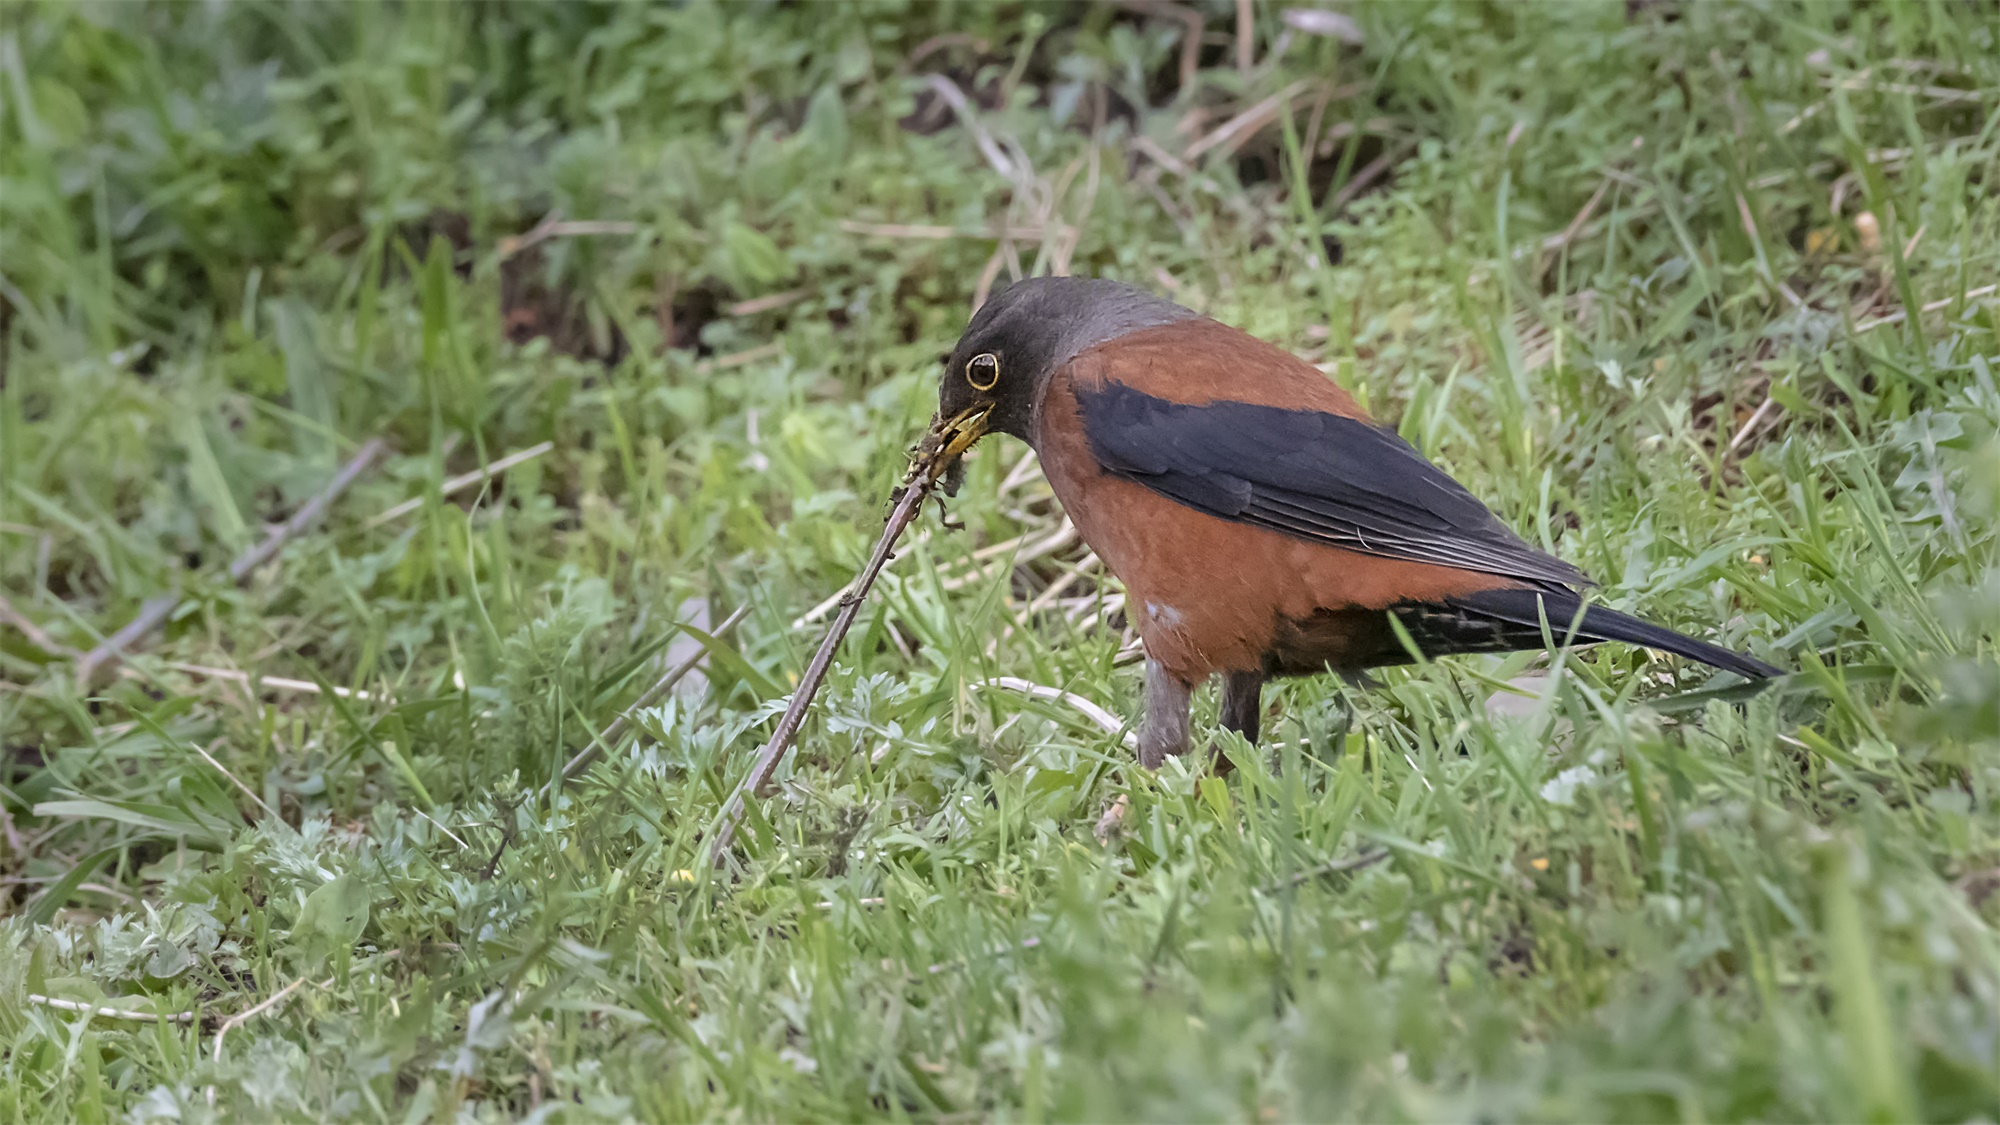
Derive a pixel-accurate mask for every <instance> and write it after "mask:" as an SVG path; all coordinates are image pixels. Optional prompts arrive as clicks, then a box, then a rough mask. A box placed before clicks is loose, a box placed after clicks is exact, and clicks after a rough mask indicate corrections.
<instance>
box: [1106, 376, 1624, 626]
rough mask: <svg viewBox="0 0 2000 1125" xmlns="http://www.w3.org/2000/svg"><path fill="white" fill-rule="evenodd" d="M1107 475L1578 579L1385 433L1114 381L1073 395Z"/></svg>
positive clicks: (1190, 499)
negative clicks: (1171, 396) (1159, 393)
mask: <svg viewBox="0 0 2000 1125" xmlns="http://www.w3.org/2000/svg"><path fill="white" fill-rule="evenodd" d="M1077 402H1078V405H1079V406H1080V408H1081V412H1082V420H1083V427H1084V433H1085V436H1086V437H1087V439H1088V440H1089V442H1090V448H1091V452H1092V453H1093V454H1094V455H1095V457H1096V458H1097V461H1098V463H1099V464H1100V465H1102V466H1103V467H1104V469H1105V471H1107V472H1110V473H1113V474H1115V475H1117V476H1121V477H1124V478H1126V479H1128V480H1132V481H1135V482H1137V483H1139V484H1142V485H1144V486H1146V487H1147V488H1150V489H1152V490H1153V491H1155V492H1158V493H1160V494H1161V495H1163V496H1166V497H1168V498H1169V499H1172V500H1174V501H1177V502H1179V503H1181V504H1185V505H1187V506H1188V507H1190V508H1194V509H1195V510H1197V511H1201V512H1206V513H1208V514H1209V515H1212V516H1217V517H1220V518H1222V519H1227V520H1235V521H1238V522H1240V523H1246V524H1253V525H1256V526H1259V527H1267V528H1271V529H1273V530H1276V531H1282V532H1285V533H1287V534H1290V535H1296V536H1299V537H1300V538H1303V539H1309V540H1313V541H1315V542H1321V543H1326V544H1328V545H1329V546H1334V547H1340V548H1342V549H1345V550H1349V551H1357V552H1360V553H1362V554H1367V555H1376V556H1380V557H1383V558H1393V559H1408V560H1410V561H1412V562H1423V563H1434V564H1437V565H1439V566H1450V567H1457V568H1459V569H1462V570H1474V571H1479V572H1482V573H1486V574H1492V575H1496V576H1499V577H1504V578H1513V579H1518V580H1520V581H1523V582H1529V583H1534V584H1537V585H1562V586H1573V585H1583V584H1587V583H1588V582H1589V579H1588V578H1586V577H1585V576H1584V574H1583V572H1582V571H1579V570H1578V569H1576V568H1575V567H1573V566H1571V565H1569V564H1568V563H1566V562H1564V561H1562V560H1561V559H1558V558H1556V557H1554V556H1552V555H1550V554H1547V553H1546V552H1543V551H1539V550H1536V549H1535V548H1533V547H1530V546H1529V545H1528V544H1526V543H1524V542H1522V541H1521V538H1520V537H1519V536H1517V535H1515V534H1514V533H1513V532H1512V531H1510V530H1508V528H1507V526H1506V525H1505V524H1502V523H1501V522H1500V520H1499V519H1498V518H1497V517H1495V516H1494V515H1493V513H1492V512H1490V511H1488V510H1487V509H1486V506H1485V505H1484V504H1481V503H1480V502H1479V501H1478V499H1476V498H1475V497H1474V496H1473V495H1472V494H1471V493H1470V492H1467V491H1466V490H1465V488H1464V486H1463V485H1460V484H1459V483H1458V482H1457V481H1455V480H1453V479H1451V478H1450V477H1449V476H1446V475H1445V474H1444V472H1443V471H1442V470H1440V469H1439V468H1438V467H1437V466H1435V465H1433V464H1431V463H1430V462H1429V461H1426V460H1424V457H1423V455H1422V454H1420V453H1418V452H1417V451H1416V450H1415V449H1414V448H1412V447H1411V446H1410V444H1409V443H1408V442H1405V441H1404V440H1403V439H1402V438H1400V437H1398V436H1396V434H1395V433H1393V432H1392V431H1389V430H1385V429H1382V428H1380V427H1377V426H1373V425H1370V424H1369V423H1367V422H1364V421H1361V420H1359V419H1355V418H1345V417H1342V416H1340V415H1338V414H1329V413H1324V412H1320V411H1312V410H1287V409H1284V408H1282V407H1276V406H1260V405H1254V404H1251V403H1243V402H1210V403H1204V404H1200V405H1190V404H1187V403H1179V402H1172V401H1169V400H1167V399H1162V398H1157V397H1154V396H1152V395H1149V394H1146V393H1145V392H1143V391H1139V390H1136V389H1134V388H1132V387H1129V386H1125V385H1123V384H1120V383H1117V382H1105V383H1103V384H1100V385H1099V386H1096V387H1089V388H1085V387H1079V388H1078V389H1077Z"/></svg>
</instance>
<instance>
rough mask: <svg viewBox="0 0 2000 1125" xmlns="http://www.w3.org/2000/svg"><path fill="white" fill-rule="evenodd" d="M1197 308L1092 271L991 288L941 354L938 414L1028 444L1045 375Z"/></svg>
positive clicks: (1184, 316) (1190, 314) (975, 429)
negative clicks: (962, 331)
mask: <svg viewBox="0 0 2000 1125" xmlns="http://www.w3.org/2000/svg"><path fill="white" fill-rule="evenodd" d="M1195 315H1196V314H1195V313H1193V312H1190V311H1189V310H1187V309H1184V308H1182V307H1180V306H1179V305H1176V304H1174V303H1173V302H1172V301H1168V300H1166V299H1164V298H1161V297H1155V296H1154V295H1152V294H1151V293H1148V292H1146V291H1145V290H1142V289H1134V288H1133V287H1132V286H1130V285H1126V284H1124V283H1123V282H1117V281H1105V280H1101V279H1098V278H1090V277H1034V278H1029V279H1027V280H1025V281H1017V282H1015V283H1014V284H1013V285H1010V286H1008V287H1007V288H1005V289H1003V290H1001V291H1000V292H998V293H995V294H993V296H992V297H991V298H989V299H988V300H987V302H986V303H985V304H983V305H981V306H979V311H977V312H975V313H973V314H972V323H971V324H968V325H966V327H965V334H964V335H962V336H960V337H959V338H958V346H957V347H955V348H953V349H952V351H951V358H950V359H948V360H946V361H945V365H944V378H943V380H942V381H941V382H940V383H939V384H938V417H939V418H940V419H943V420H946V421H947V422H955V423H956V424H957V425H958V426H959V427H960V428H961V430H966V429H969V430H971V431H972V432H974V433H976V434H984V433H987V432H993V433H1002V434H1012V435H1014V436H1015V437H1017V438H1020V439H1021V440H1023V441H1026V442H1029V443H1030V444H1033V442H1034V421H1035V406H1036V404H1037V403H1039V402H1040V401H1041V397H1042V388H1043V387H1044V386H1046V385H1047V383H1048V380H1049V376H1051V375H1053V374H1055V373H1056V372H1057V371H1058V370H1060V369H1061V368H1062V367H1063V365H1064V364H1066V363H1068V362H1069V361H1070V360H1072V359H1075V358H1076V357H1077V355H1078V354H1080V353H1082V352H1083V351H1085V350H1087V349H1089V348H1093V347H1096V346H1097V345H1099V344H1102V343H1105V342H1106V341H1109V340H1115V339H1117V338H1118V337H1120V336H1123V335H1125V334H1126V333H1127V332H1132V331H1135V330H1137V329H1140V328H1151V327H1154V326H1156V325H1161V324H1171V323H1173V322H1174V321H1177V320H1187V319H1190V318H1192V317H1194V316H1195Z"/></svg>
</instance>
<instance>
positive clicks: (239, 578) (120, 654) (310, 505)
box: [76, 438, 389, 688]
mask: <svg viewBox="0 0 2000 1125" xmlns="http://www.w3.org/2000/svg"><path fill="white" fill-rule="evenodd" d="M388 451H389V443H387V442H385V441H383V440H382V439H381V438H370V439H369V440H368V442H367V443H366V444H364V445H363V446H362V447H361V449H360V451H359V452H357V453H356V454H355V455H354V456H353V458H352V459H350V460H349V461H348V462H347V464H345V465H342V466H341V467H340V471H339V472H337V473H335V474H334V475H333V479H332V480H330V481H328V482H327V484H326V487H325V488H323V489H321V490H320V492H319V495H317V496H314V497H313V498H312V499H310V500H308V501H306V502H305V503H304V504H303V505H301V506H300V508H299V510H298V511H296V512H293V513H292V518H291V519H288V520H286V521H285V522H284V523H281V524H279V525H278V526H276V527H274V528H272V529H271V530H270V531H269V532H267V533H266V534H265V536H264V538H263V540H262V541H261V542H259V543H258V544H257V545H256V546H254V547H251V548H249V549H248V550H246V551H244V552H243V553H242V554H240V555H238V556H236V560H235V561H234V562H232V563H230V564H229V579H230V581H232V582H235V583H237V584H239V585H240V584H242V582H243V580H244V579H246V578H248V577H250V575H251V574H252V573H253V572H255V571H256V569H257V568H258V567H260V566H263V565H264V564H265V563H267V562H270V561H271V560H272V559H273V558H276V557H277V554H278V551H279V549H280V548H282V547H283V546H284V545H285V544H286V543H287V542H289V541H290V540H291V539H292V537H293V536H296V535H298V534H299V533H300V532H302V531H304V530H306V529H307V528H309V527H311V526H312V525H313V524H315V523H318V522H319V519H320V517H321V516H323V515H325V514H326V510H327V508H329V507H331V506H332V505H333V502H334V501H335V500H338V499H339V498H340V495H341V493H343V492H346V491H347V489H348V487H349V486H350V485H352V484H353V483H354V482H355V481H357V480H359V479H361V477H362V475H363V474H365V473H367V472H368V471H369V470H370V469H372V468H374V467H375V463H376V462H377V461H379V460H381V458H382V455H383V454H384V453H387V452H388ZM180 604H181V596H180V594H179V592H178V591H176V592H173V593H167V594H161V595H158V596H156V597H153V598H149V599H147V601H146V603H145V604H144V605H142V606H140V607H139V613H138V615H137V616H135V617H134V618H132V620H131V621H130V622H128V623H126V625H125V627H124V628H122V629H120V630H118V631H117V632H116V633H113V634H112V635H111V636H110V637H108V638H106V639H105V641H104V643H103V644H100V645H98V646H97V647H96V648H94V649H91V650H90V651H89V652H87V653H85V654H84V655H83V657H82V658H81V659H79V660H78V661H77V662H76V680H77V683H79V684H81V685H83V686H85V687H86V688H90V687H95V686H97V685H98V684H100V683H101V682H102V680H103V678H104V677H105V676H106V675H107V674H108V673H109V672H110V671H111V670H112V669H113V668H115V667H117V666H118V665H119V664H121V663H123V662H124V660H125V653H126V651H127V650H128V649H130V648H131V647H132V646H133V645H135V644H137V643H139V642H140V641H141V640H144V639H145V638H146V636H147V635H148V634H150V633H152V632H153V630H155V629H158V628H159V627H160V626H161V625H162V624H164V623H165V622H166V620H167V618H168V617H170V616H172V614H173V612H174V610H175V609H176V608H178V607H179V606H180Z"/></svg>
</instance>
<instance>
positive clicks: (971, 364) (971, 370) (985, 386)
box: [965, 352, 1000, 391]
mask: <svg viewBox="0 0 2000 1125" xmlns="http://www.w3.org/2000/svg"><path fill="white" fill-rule="evenodd" d="M965 381H966V382H968V383H971V384H972V389H973V390H975V391H990V390H992V389H993V388H994V387H996V386H998V385H999V384H1000V357H999V356H997V355H994V354H993V353H992V352H980V353H979V354H978V355H976V356H973V357H972V358H971V359H968V360H966V361H965Z"/></svg>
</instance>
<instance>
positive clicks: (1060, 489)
mask: <svg viewBox="0 0 2000 1125" xmlns="http://www.w3.org/2000/svg"><path fill="white" fill-rule="evenodd" d="M938 407H939V412H938V417H939V419H940V421H941V422H943V421H944V420H950V421H951V422H952V423H954V424H956V426H957V427H958V432H959V433H961V434H964V435H968V436H969V437H970V438H971V440H974V441H976V440H978V439H980V438H982V437H984V436H986V435H988V434H993V433H998V434H1006V435H1009V436H1012V437H1015V438H1018V439H1020V440H1021V441H1023V442H1026V443H1027V444H1028V446H1029V447H1030V448H1031V449H1033V451H1034V453H1035V455H1036V457H1037V458H1038V459H1039V461H1040V462H1041V467H1042V473H1043V475H1044V476H1045V477H1046V478H1047V480H1048V482H1049V486H1050V488H1051V489H1052V490H1053V491H1054V493H1055V496H1056V499H1057V500H1058V501H1059V502H1060V503H1061V505H1062V507H1063V510H1064V512H1065V513H1066V514H1067V515H1068V517H1069V519H1070V522H1071V523H1072V524H1073V525H1074V526H1075V528H1076V531H1077V534H1078V536H1079V537H1081V538H1082V540H1083V541H1084V543H1085V544H1087V545H1088V546H1089V547H1090V549H1091V550H1092V551H1093V552H1095V553H1096V555H1097V557H1098V558H1099V559H1101V560H1102V561H1103V563H1104V565H1105V566H1106V567H1107V568H1108V569H1109V570H1110V571H1111V572H1112V573H1113V574H1114V575H1116V576H1117V577H1118V579H1119V580H1120V581H1121V582H1122V583H1123V584H1124V586H1125V594H1126V601H1125V605H1126V611H1125V612H1126V617H1127V620H1128V621H1129V622H1130V623H1131V624H1132V625H1134V626H1135V627H1136V629H1137V631H1138V634H1139V638H1140V641H1141V643H1142V645H1143V647H1144V650H1145V676H1144V688H1143V695H1144V701H1143V706H1144V710H1143V716H1142V718H1141V721H1140V722H1139V724H1138V738H1137V742H1138V758H1139V761H1140V763H1141V764H1142V765H1143V766H1145V767H1147V768H1151V769H1157V768H1159V767H1160V766H1161V765H1162V764H1163V763H1164V762H1165V761H1166V759H1167V758H1169V757H1173V756H1177V755H1182V754H1185V753H1187V752H1188V750H1189V748H1190V746H1191V740H1192V734H1191V730H1190V718H1189V711H1190V705H1191V700H1192V697H1193V693H1194V691H1195V690H1196V689H1197V688H1198V687H1200V686H1202V685H1203V684H1205V683H1207V682H1208V681H1209V680H1210V679H1211V678H1213V677H1215V676H1218V675H1219V676H1220V677H1221V678H1222V695H1221V708H1220V710H1221V715H1220V719H1221V725H1222V727H1223V728H1224V729H1226V730H1232V731H1235V732H1237V733H1238V734H1241V735H1242V736H1243V737H1244V739H1245V740H1247V741H1248V742H1249V743H1251V744H1253V745H1254V744H1255V743H1256V742H1257V738H1258V733H1259V726H1260V724H1261V721H1262V718H1263V705H1262V693H1263V689H1264V686H1265V685H1266V683H1268V682H1269V681H1270V680H1271V679H1273V678H1275V677H1289V676H1306V675H1314V674H1320V673H1329V672H1330V673H1336V674H1342V675H1347V676H1355V675H1359V674H1360V673H1362V672H1363V671H1364V670H1366V669H1371V668H1376V667H1383V666H1389V665H1396V664H1404V663H1410V662H1412V661H1413V660H1414V659H1415V658H1416V657H1415V654H1413V653H1412V652H1411V646H1412V645H1414V647H1415V648H1416V650H1417V652H1419V653H1421V654H1422V655H1423V657H1424V658H1425V659H1430V658H1432V657H1437V656H1445V655H1450V654H1456V653H1489V652H1509V651H1516V650H1521V649H1535V648H1542V647H1544V646H1545V644H1546V643H1547V639H1549V638H1554V639H1557V640H1559V641H1561V640H1567V641H1568V642H1569V643H1575V644H1591V643H1597V642H1602V641H1622V642H1628V643H1632V644H1638V645H1643V646H1646V647H1649V648H1654V649H1659V650H1661V651H1664V652H1669V653H1673V654H1675V655H1678V656H1682V657H1686V658H1689V659H1692V660H1696V661H1700V662H1702V663H1704V664H1709V665H1712V666H1714V667H1716V668H1720V669H1723V670H1726V671H1729V672H1733V673H1735V674H1736V675H1738V676H1741V677H1743V678H1744V679H1746V680H1764V679H1769V678H1772V677H1776V676H1779V675H1782V674H1783V672H1782V670H1781V669H1779V668H1777V667H1775V666H1773V665H1771V664H1767V663H1765V662H1763V661H1761V660H1757V659H1755V658H1753V657H1750V656H1746V655H1742V654H1739V653H1736V652H1732V651H1730V650H1729V649H1726V648H1722V647H1719V646H1717V645H1714V644H1710V643H1709V642H1707V641H1702V640H1698V639H1696V638H1694V637H1689V636H1685V635H1683V634H1681V633H1677V632H1675V631H1673V630H1671V629H1668V628H1665V627H1663V626H1660V625H1656V624H1653V623H1651V622H1647V621H1643V620H1640V619H1639V618H1636V617H1632V616H1629V615H1627V614H1624V613H1619V612H1617V611H1615V610H1611V609H1607V608H1605V607H1603V606H1601V605H1593V604H1590V603H1588V602H1586V601H1585V600H1584V599H1583V596H1582V594H1581V592H1580V591H1581V590H1582V589H1584V588H1585V587H1588V586H1589V585H1591V581H1590V579H1589V578H1588V577H1587V576H1585V574H1584V573H1583V572H1582V571H1581V570H1579V569H1577V568H1576V567H1574V566H1572V565H1570V564H1569V563H1567V562H1564V561H1563V560H1561V559H1559V558H1556V557H1555V556H1553V555H1551V554H1548V553H1546V552H1544V551H1541V550H1539V549H1537V548H1535V547H1532V546H1529V545H1528V544H1527V543H1526V542H1525V541H1524V540H1522V539H1521V537H1520V536H1518V535H1516V534H1515V533H1514V532H1513V531H1512V530H1510V529H1509V528H1508V527H1507V526H1506V525H1505V524H1503V523H1502V522H1501V521H1500V519H1499V518H1498V517H1496V516H1495V515H1494V514H1493V513H1492V512H1491V511H1490V510H1488V509H1487V507H1486V506H1485V505H1484V504H1482V503H1480V501H1479V500H1478V499H1477V498H1475V497H1474V496H1473V495H1472V493H1471V492H1469V491H1467V490H1466V488H1465V487H1464V486H1463V485H1461V484H1460V483H1459V482H1458V481H1456V480H1453V479H1452V478H1451V477H1450V476H1448V475H1447V474H1446V473H1445V472H1444V471H1443V470H1441V469H1439V468H1438V467H1437V466H1436V465H1434V464H1432V463H1431V462H1430V461H1428V460H1426V459H1425V458H1424V456H1423V455H1422V454H1421V453H1419V452H1418V451H1417V450H1416V449H1415V448H1414V447H1412V446H1411V445H1410V444H1409V443H1407V442H1405V441H1404V440H1403V439H1402V438H1401V437H1399V436H1398V435H1397V434H1396V432H1395V431H1394V430H1393V429H1390V428H1387V427H1384V426H1380V425H1377V424H1376V423H1375V422H1374V421H1373V420H1372V419H1370V418H1369V416H1368V415H1367V413H1366V412H1365V411H1363V410H1362V408H1361V407H1360V405H1359V404H1358V403H1356V402H1355V400H1354V398H1353V396H1351V395H1349V394H1348V393H1347V392H1346V391H1345V390H1343V389H1342V388H1341V387H1340V386H1339V385H1337V384H1336V383H1334V382H1333V380H1331V379H1329V378H1328V377H1327V376H1326V375H1325V374H1323V373H1322V372H1321V371H1320V370H1319V369H1318V368H1315V367H1313V366H1312V365H1311V364H1308V363H1306V362H1305V361H1304V360H1302V359H1300V358H1298V357H1297V356H1295V355H1293V354H1292V353H1291V352H1289V351H1286V350H1285V349H1284V348H1281V347H1279V346H1277V345H1275V344H1272V343H1269V342H1267V341H1265V340H1261V339H1259V338H1257V337H1255V336H1252V335H1250V334H1248V333H1245V332H1243V331H1240V330H1238V329H1236V328H1233V327H1230V326H1229V325H1226V324H1223V323H1221V322H1220V321H1217V320H1213V319H1211V318H1209V317H1206V316H1203V315H1201V314H1199V313H1196V312H1194V311H1193V310H1191V309H1187V308H1184V307H1182V306H1181V305H1178V304H1176V303H1174V302H1172V301H1170V300H1168V299H1166V298H1164V297H1161V296H1158V295H1156V294H1154V293H1150V292H1147V291H1145V290H1143V289H1140V288H1137V287H1134V286H1131V285H1128V284H1125V283H1123V282H1118V281H1113V280H1109V279H1101V278H1087V277H1041V278H1029V279H1024V280H1021V281H1017V282H1015V283H1013V284H1012V285H1010V286H1008V287H1006V288H1005V289H1002V290H1000V291H998V292H996V293H994V294H993V295H992V296H991V297H990V298H989V299H988V300H987V301H986V302H985V303H984V304H982V305H980V306H979V307H978V308H977V310H976V311H975V312H974V313H973V315H972V318H971V321H970V323H969V324H968V325H967V326H966V328H965V331H964V334H963V335H962V336H961V337H960V338H959V340H958V343H957V345H956V346H955V347H954V348H953V349H952V351H951V354H950V355H949V357H948V358H947V359H946V361H945V367H944V371H943V373H942V376H941V379H940V383H939V390H938ZM1545 630H1546V632H1545ZM1216 764H1217V767H1218V768H1219V769H1226V768H1227V763H1226V762H1224V761H1223V760H1221V759H1220V757H1218V759H1217V763H1216Z"/></svg>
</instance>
